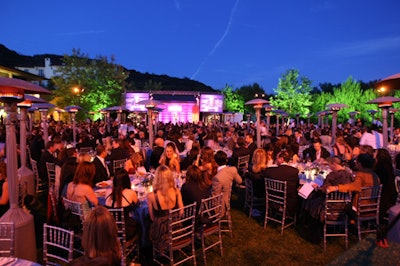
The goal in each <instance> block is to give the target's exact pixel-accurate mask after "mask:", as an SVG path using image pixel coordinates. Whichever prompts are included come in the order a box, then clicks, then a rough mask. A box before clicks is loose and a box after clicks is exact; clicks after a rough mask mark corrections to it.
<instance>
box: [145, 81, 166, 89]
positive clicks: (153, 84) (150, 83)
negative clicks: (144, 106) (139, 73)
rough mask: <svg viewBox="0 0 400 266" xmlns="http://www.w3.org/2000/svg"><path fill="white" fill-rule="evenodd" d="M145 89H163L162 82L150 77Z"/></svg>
mask: <svg viewBox="0 0 400 266" xmlns="http://www.w3.org/2000/svg"><path fill="white" fill-rule="evenodd" d="M144 89H145V90H146V91H159V90H161V89H162V84H161V82H154V81H153V80H151V79H150V80H148V81H146V83H145V84H144Z"/></svg>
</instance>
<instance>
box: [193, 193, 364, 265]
mask: <svg viewBox="0 0 400 266" xmlns="http://www.w3.org/2000/svg"><path fill="white" fill-rule="evenodd" d="M242 206H243V205H242V203H241V202H239V200H238V197H237V196H236V195H232V210H231V215H232V221H233V238H231V237H230V236H229V235H228V234H226V233H224V234H223V248H224V256H223V257H221V256H220V255H219V249H218V248H214V249H213V250H212V251H210V252H209V253H207V262H208V265H326V264H328V263H330V262H331V261H333V260H334V259H335V258H336V257H338V256H339V255H340V254H341V253H343V252H344V251H345V250H346V249H345V242H344V238H343V237H330V238H328V243H327V250H326V251H324V249H323V243H322V242H321V245H315V244H311V243H309V242H307V241H305V240H304V239H303V238H301V237H300V235H299V230H301V228H296V229H294V228H293V227H290V228H288V229H285V231H284V234H283V236H282V235H281V234H280V227H279V226H278V224H275V223H273V222H269V223H268V225H267V227H266V228H265V229H264V227H263V225H264V218H263V217H261V218H257V219H255V218H248V212H244V211H243V207H242ZM356 243H358V239H357V238H356V236H355V235H351V236H350V239H349V247H351V246H352V245H354V244H356ZM197 251H198V252H197V261H198V262H199V264H200V265H202V255H201V250H200V249H199V250H197Z"/></svg>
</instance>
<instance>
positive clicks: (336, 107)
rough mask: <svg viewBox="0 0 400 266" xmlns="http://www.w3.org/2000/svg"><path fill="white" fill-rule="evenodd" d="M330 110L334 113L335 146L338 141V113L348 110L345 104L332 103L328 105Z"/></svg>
mask: <svg viewBox="0 0 400 266" xmlns="http://www.w3.org/2000/svg"><path fill="white" fill-rule="evenodd" d="M327 107H328V109H329V110H330V111H331V112H332V142H331V144H332V145H333V144H334V143H335V141H336V129H337V116H338V112H339V111H340V110H341V109H343V108H347V107H348V106H347V104H344V103H331V104H328V105H327Z"/></svg>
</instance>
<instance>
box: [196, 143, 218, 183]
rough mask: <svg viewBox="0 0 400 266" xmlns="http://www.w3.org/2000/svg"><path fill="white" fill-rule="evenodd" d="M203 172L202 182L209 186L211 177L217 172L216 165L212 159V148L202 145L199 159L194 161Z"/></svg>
mask: <svg viewBox="0 0 400 266" xmlns="http://www.w3.org/2000/svg"><path fill="white" fill-rule="evenodd" d="M195 165H196V166H198V167H199V169H200V170H201V172H202V173H203V179H204V182H205V183H206V184H207V185H209V186H211V184H212V178H213V177H214V176H215V175H216V174H217V169H218V165H217V163H216V162H215V160H214V150H213V149H211V148H210V147H203V148H202V149H201V151H200V157H199V160H197V161H196V162H195Z"/></svg>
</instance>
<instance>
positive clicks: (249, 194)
mask: <svg viewBox="0 0 400 266" xmlns="http://www.w3.org/2000/svg"><path fill="white" fill-rule="evenodd" d="M244 183H245V185H246V192H245V199H244V208H245V209H246V208H249V218H250V217H251V214H252V211H253V208H254V207H260V206H264V204H265V199H264V198H257V197H255V196H254V188H253V181H252V180H250V179H248V178H245V179H244Z"/></svg>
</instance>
